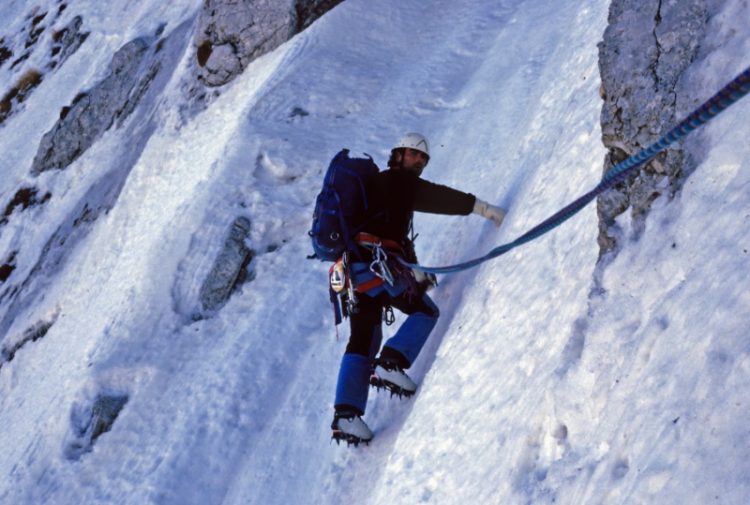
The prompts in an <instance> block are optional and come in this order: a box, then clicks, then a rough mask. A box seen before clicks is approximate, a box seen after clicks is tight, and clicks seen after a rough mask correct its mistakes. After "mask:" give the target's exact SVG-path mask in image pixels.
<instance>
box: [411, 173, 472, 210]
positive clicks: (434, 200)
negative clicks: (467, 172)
mask: <svg viewBox="0 0 750 505" xmlns="http://www.w3.org/2000/svg"><path fill="white" fill-rule="evenodd" d="M475 201H476V197H475V196H474V195H472V194H471V193H464V192H463V191H459V190H457V189H453V188H449V187H448V186H443V185H441V184H435V183H433V182H430V181H426V180H424V179H418V180H417V184H416V187H415V188H414V210H415V211H417V212H428V213H430V214H451V215H462V216H466V215H468V214H471V212H472V210H474V202H475Z"/></svg>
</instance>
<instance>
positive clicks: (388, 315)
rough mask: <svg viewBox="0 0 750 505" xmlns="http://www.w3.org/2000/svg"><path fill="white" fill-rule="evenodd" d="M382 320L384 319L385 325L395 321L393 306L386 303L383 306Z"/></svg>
mask: <svg viewBox="0 0 750 505" xmlns="http://www.w3.org/2000/svg"><path fill="white" fill-rule="evenodd" d="M383 320H384V321H385V325H386V326H390V325H392V324H393V323H395V322H396V316H395V315H394V314H393V307H391V306H390V305H387V306H386V307H385V311H384V312H383Z"/></svg>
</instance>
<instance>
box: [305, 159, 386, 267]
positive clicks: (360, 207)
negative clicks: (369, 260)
mask: <svg viewBox="0 0 750 505" xmlns="http://www.w3.org/2000/svg"><path fill="white" fill-rule="evenodd" d="M379 171H380V170H379V169H378V166H377V165H376V164H375V162H374V161H372V158H370V157H369V155H368V157H367V158H350V157H349V150H348V149H342V150H341V151H340V152H339V153H338V154H337V155H336V156H334V158H333V160H331V164H330V165H328V171H327V172H326V175H325V178H324V179H323V188H322V189H321V190H320V193H319V194H318V198H317V199H316V201H315V212H314V213H313V223H312V229H311V230H310V231H309V235H310V238H311V239H312V246H313V250H314V251H315V255H314V256H313V257H317V258H318V259H320V260H322V261H336V260H338V259H339V258H340V257H341V255H342V254H343V253H344V251H346V250H350V251H355V252H356V251H357V245H356V243H355V241H354V238H355V237H356V235H357V233H359V232H361V231H362V229H363V227H364V225H365V224H366V221H367V218H368V215H371V213H372V210H373V209H371V208H370V206H369V204H368V201H367V193H366V186H367V183H368V181H369V179H371V178H372V177H373V176H375V175H377V173H378V172H379Z"/></svg>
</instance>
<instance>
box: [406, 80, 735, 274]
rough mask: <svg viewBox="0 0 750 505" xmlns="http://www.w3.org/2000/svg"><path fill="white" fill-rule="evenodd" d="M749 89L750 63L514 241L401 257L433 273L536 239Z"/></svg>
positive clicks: (461, 266) (468, 265)
mask: <svg viewBox="0 0 750 505" xmlns="http://www.w3.org/2000/svg"><path fill="white" fill-rule="evenodd" d="M749 92H750V67H748V68H747V69H745V71H744V72H742V73H741V74H739V75H738V76H737V77H735V78H734V79H733V80H732V81H731V82H730V83H729V84H727V85H726V86H724V87H723V88H722V89H721V90H719V92H718V93H716V94H715V95H714V96H712V97H711V98H709V99H708V100H706V101H705V102H704V103H703V104H702V105H701V106H700V107H698V108H697V109H695V110H694V111H693V112H692V113H691V114H690V115H688V116H687V117H686V118H685V119H683V120H682V121H681V122H680V123H678V124H677V126H675V127H674V128H672V129H671V130H670V131H669V132H667V133H666V134H665V135H664V136H662V137H661V138H660V139H659V140H657V141H656V142H654V143H653V144H651V145H650V146H648V147H646V148H645V149H642V150H641V151H639V152H638V153H636V154H634V155H633V156H631V157H629V158H628V159H626V160H624V161H621V162H620V163H618V164H617V165H615V166H614V167H612V168H611V169H610V170H609V171H608V172H607V173H606V174H605V175H604V177H602V180H601V181H600V182H599V184H598V185H597V186H596V187H595V188H594V189H592V190H591V191H589V192H588V193H586V194H584V195H583V196H581V197H579V198H578V199H576V200H575V201H573V202H572V203H570V204H568V205H566V206H565V207H563V208H562V209H561V210H559V211H558V212H556V213H555V214H553V215H552V216H550V217H548V218H547V219H545V220H544V221H542V222H541V223H539V224H538V225H536V226H534V227H533V228H532V229H530V230H529V231H527V232H526V233H524V234H523V235H521V236H520V237H518V238H517V239H515V240H514V241H512V242H509V243H507V244H503V245H501V246H498V247H496V248H494V249H492V250H491V251H490V252H489V253H487V254H485V255H484V256H481V257H479V258H475V259H472V260H469V261H465V262H463V263H458V264H455V265H450V266H443V267H425V266H421V265H417V264H412V263H406V262H404V261H403V260H400V261H402V262H403V263H404V264H405V265H407V266H409V267H410V268H413V269H415V270H421V271H422V272H426V273H432V274H447V273H453V272H460V271H462V270H467V269H469V268H473V267H475V266H477V265H480V264H481V263H484V262H485V261H488V260H490V259H492V258H496V257H498V256H500V255H502V254H505V253H506V252H508V251H510V250H511V249H515V248H516V247H518V246H520V245H523V244H525V243H527V242H531V241H532V240H534V239H536V238H538V237H540V236H542V235H544V234H545V233H547V232H549V231H551V230H553V229H554V228H556V227H558V226H560V225H561V224H562V223H564V222H565V221H567V220H568V219H570V218H571V217H573V216H574V215H575V214H576V213H577V212H578V211H580V210H581V209H583V208H584V207H585V206H586V205H588V204H589V203H590V202H591V201H592V200H594V199H595V198H596V197H597V196H599V195H600V194H602V193H604V192H605V191H606V190H608V189H609V188H611V187H612V186H614V185H615V184H617V182H619V181H622V180H623V179H625V178H626V177H627V176H628V175H629V174H630V173H631V172H633V171H634V170H635V169H636V168H638V167H640V166H641V165H643V164H644V163H646V162H647V161H649V160H651V159H652V158H653V157H654V156H656V155H657V154H659V153H660V152H662V151H663V150H664V149H666V148H667V147H668V146H669V145H671V144H673V143H674V142H676V141H677V140H679V139H681V138H683V137H685V136H686V135H688V134H689V133H690V132H692V131H693V130H695V129H696V128H698V127H700V126H703V125H704V124H706V123H707V122H708V121H710V120H711V119H713V118H714V117H716V116H717V115H719V114H720V113H721V112H723V111H724V110H726V109H727V108H728V107H729V106H731V105H733V104H734V103H736V102H737V101H738V100H740V99H741V98H742V97H744V96H745V95H747V94H748V93H749Z"/></svg>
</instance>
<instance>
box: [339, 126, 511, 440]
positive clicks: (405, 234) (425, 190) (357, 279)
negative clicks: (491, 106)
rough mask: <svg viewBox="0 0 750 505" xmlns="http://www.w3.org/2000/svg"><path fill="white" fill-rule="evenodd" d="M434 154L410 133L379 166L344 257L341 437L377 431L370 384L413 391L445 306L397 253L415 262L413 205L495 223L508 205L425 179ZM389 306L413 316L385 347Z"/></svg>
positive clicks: (366, 437) (360, 436)
mask: <svg viewBox="0 0 750 505" xmlns="http://www.w3.org/2000/svg"><path fill="white" fill-rule="evenodd" d="M429 160H430V149H429V145H428V143H427V139H426V138H425V137H424V136H423V135H420V134H418V133H408V134H406V135H405V136H404V137H403V138H402V139H401V140H400V141H399V142H398V144H397V145H396V146H395V147H394V148H393V149H392V150H391V156H390V159H389V160H388V170H384V171H381V172H379V173H377V174H376V175H375V176H374V177H373V178H372V179H371V180H369V182H368V184H367V187H366V191H365V192H366V195H367V198H368V199H369V209H371V210H370V212H371V214H372V215H371V216H370V218H369V220H366V225H365V232H362V233H359V234H358V235H357V237H356V243H357V247H358V249H359V250H358V251H356V253H357V254H356V255H355V254H350V258H352V259H351V260H350V263H351V264H349V265H347V268H348V272H349V274H348V275H349V277H350V278H349V281H350V284H351V286H352V287H353V293H352V296H353V297H355V298H356V307H354V305H353V304H351V302H350V307H352V309H351V310H349V314H348V315H349V322H350V326H351V333H350V337H349V342H348V344H347V346H346V351H345V354H344V356H343V358H342V360H341V365H340V369H339V375H338V383H337V386H336V399H335V403H334V408H335V414H334V418H333V423H332V425H331V428H332V430H333V438H334V439H336V440H337V441H339V440H344V441H347V442H349V443H354V444H358V443H359V442H369V441H370V440H371V439H372V436H373V434H372V432H371V431H370V429H369V427H368V426H367V424H365V422H364V421H363V420H362V416H363V415H364V413H365V405H366V403H367V394H368V389H369V386H370V385H373V386H375V387H376V388H378V389H380V388H385V389H387V390H389V391H390V392H391V393H392V394H395V395H398V396H411V395H413V394H414V392H415V391H416V388H417V386H416V384H415V383H414V381H413V380H412V379H411V378H410V377H409V376H408V375H407V374H406V372H405V371H404V370H406V369H408V368H409V367H410V366H411V365H412V363H414V360H416V358H417V356H418V355H419V352H420V350H421V349H422V347H423V345H424V344H425V341H426V340H427V337H428V336H429V335H430V332H431V331H432V329H433V328H434V327H435V324H436V323H437V319H438V316H439V314H440V313H439V311H438V308H437V306H436V305H435V304H434V303H433V301H432V300H431V299H430V297H429V296H428V295H427V294H426V291H427V290H428V289H429V288H431V287H432V286H433V285H434V277H432V276H425V275H424V274H423V273H421V272H417V271H412V270H411V269H408V268H405V267H404V266H403V265H402V264H401V263H399V262H398V260H397V259H396V257H397V256H401V257H402V258H403V259H405V260H406V261H408V262H411V263H415V262H416V257H415V254H414V246H413V243H412V240H413V239H412V238H411V237H410V232H411V226H412V217H413V213H414V211H417V212H428V213H432V214H446V215H468V214H471V213H475V214H479V215H480V216H483V217H485V218H487V219H490V220H492V221H494V222H495V224H496V225H497V226H500V225H501V224H502V222H503V219H504V217H505V213H506V211H505V210H504V209H502V208H500V207H496V206H494V205H490V204H489V203H487V202H485V201H482V200H480V199H478V198H476V197H475V196H474V195H472V194H469V193H464V192H462V191H458V190H456V189H452V188H449V187H447V186H442V185H439V184H434V183H432V182H429V181H427V180H425V179H422V178H421V174H422V171H423V170H424V168H425V166H426V165H427V163H428V161H429ZM350 253H354V251H350ZM390 307H394V308H396V309H398V310H399V311H401V312H403V313H404V314H407V316H408V317H407V318H406V320H405V321H404V322H403V324H402V325H401V326H400V328H399V329H398V331H396V333H395V334H394V335H393V336H392V337H391V338H389V339H388V340H387V341H386V342H385V345H384V346H383V348H382V349H381V348H380V346H381V343H382V338H383V334H382V328H381V321H382V320H383V315H384V311H385V314H386V315H387V314H388V311H389V308H390ZM391 315H392V314H391ZM378 351H379V353H378Z"/></svg>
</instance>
